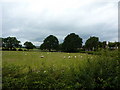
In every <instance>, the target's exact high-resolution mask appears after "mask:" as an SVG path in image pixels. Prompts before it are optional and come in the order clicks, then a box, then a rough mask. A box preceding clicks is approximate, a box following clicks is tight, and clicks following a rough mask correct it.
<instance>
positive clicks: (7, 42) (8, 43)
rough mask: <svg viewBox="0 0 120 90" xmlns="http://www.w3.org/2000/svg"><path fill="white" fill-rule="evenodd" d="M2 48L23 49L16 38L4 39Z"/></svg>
mask: <svg viewBox="0 0 120 90" xmlns="http://www.w3.org/2000/svg"><path fill="white" fill-rule="evenodd" d="M2 47H3V48H5V49H10V50H12V49H14V48H17V47H21V45H20V41H18V40H17V39H16V37H7V38H2Z"/></svg>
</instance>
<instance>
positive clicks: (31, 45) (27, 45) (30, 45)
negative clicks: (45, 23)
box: [24, 41, 35, 50]
mask: <svg viewBox="0 0 120 90" xmlns="http://www.w3.org/2000/svg"><path fill="white" fill-rule="evenodd" d="M24 45H25V48H26V49H28V50H29V49H33V48H35V46H34V45H33V44H32V43H31V42H28V41H26V42H25V43H24Z"/></svg>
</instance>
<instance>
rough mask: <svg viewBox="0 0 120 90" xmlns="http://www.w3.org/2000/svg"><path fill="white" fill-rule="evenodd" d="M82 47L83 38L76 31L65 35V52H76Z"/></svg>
mask: <svg viewBox="0 0 120 90" xmlns="http://www.w3.org/2000/svg"><path fill="white" fill-rule="evenodd" d="M81 47H82V38H80V37H79V36H78V35H76V34H75V33H71V34H69V35H68V36H66V37H65V39H64V42H63V44H62V48H63V51H65V52H76V51H78V49H80V48H81Z"/></svg>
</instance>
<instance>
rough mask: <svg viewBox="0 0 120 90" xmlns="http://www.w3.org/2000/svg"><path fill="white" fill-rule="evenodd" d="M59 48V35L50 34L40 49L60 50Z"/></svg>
mask: <svg viewBox="0 0 120 90" xmlns="http://www.w3.org/2000/svg"><path fill="white" fill-rule="evenodd" d="M58 48H59V41H58V39H57V37H55V36H53V35H50V36H48V37H47V38H45V40H44V41H43V44H41V46H40V49H42V50H43V49H45V50H49V51H51V50H58Z"/></svg>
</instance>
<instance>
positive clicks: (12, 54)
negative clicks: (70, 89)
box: [2, 51, 96, 68]
mask: <svg viewBox="0 0 120 90" xmlns="http://www.w3.org/2000/svg"><path fill="white" fill-rule="evenodd" d="M42 56H44V57H43V58H42ZM2 57H3V61H2V62H3V67H4V65H5V64H15V65H26V66H30V67H33V68H37V67H41V65H43V64H44V65H45V66H49V65H55V66H57V67H60V68H61V67H63V66H69V65H71V64H75V65H78V64H82V62H84V61H85V60H87V59H88V58H89V59H94V58H95V57H96V56H93V55H87V54H81V53H60V52H27V51H3V53H2Z"/></svg>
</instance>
